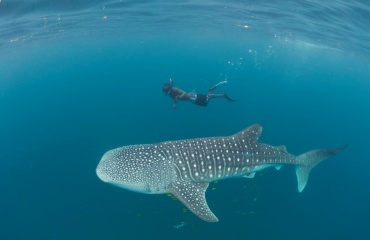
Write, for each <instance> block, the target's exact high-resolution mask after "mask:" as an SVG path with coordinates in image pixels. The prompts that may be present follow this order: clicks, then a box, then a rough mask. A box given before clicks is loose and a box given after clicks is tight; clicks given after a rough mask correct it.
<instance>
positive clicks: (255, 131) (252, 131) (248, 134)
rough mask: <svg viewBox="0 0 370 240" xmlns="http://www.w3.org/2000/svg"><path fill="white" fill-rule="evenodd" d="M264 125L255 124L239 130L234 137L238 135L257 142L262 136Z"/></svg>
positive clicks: (240, 137)
mask: <svg viewBox="0 0 370 240" xmlns="http://www.w3.org/2000/svg"><path fill="white" fill-rule="evenodd" d="M261 133H262V126H261V125H260V124H254V125H252V126H249V127H247V128H245V129H243V130H242V131H240V132H237V133H236V134H235V135H233V136H232V137H237V138H239V139H244V140H247V141H248V142H257V141H258V138H259V137H260V136H261Z"/></svg>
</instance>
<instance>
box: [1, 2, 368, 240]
mask: <svg viewBox="0 0 370 240" xmlns="http://www.w3.org/2000/svg"><path fill="white" fill-rule="evenodd" d="M27 3H28V4H24V2H22V1H5V0H3V1H1V2H0V13H1V15H0V18H1V20H2V22H1V26H2V28H1V30H0V33H1V37H0V40H1V41H0V42H1V44H0V45H1V49H0V114H1V117H0V152H1V155H0V189H1V195H0V196H1V197H0V239H159V238H162V239H189V238H190V239H369V237H370V236H369V233H368V231H367V230H368V226H369V222H370V207H369V204H368V203H369V202H370V189H369V187H370V184H369V180H368V175H369V167H370V164H369V160H370V159H369V136H368V135H369V133H370V130H369V127H368V124H369V122H370V82H369V79H370V62H369V59H370V57H369V45H368V42H369V39H370V37H369V36H370V35H369V32H368V30H366V28H365V27H364V26H365V25H366V26H367V24H368V23H370V20H369V16H370V15H369V14H368V13H369V6H368V5H367V3H366V2H363V3H361V1H345V2H344V1H343V2H342V1H334V2H332V3H330V4H329V3H326V4H325V3H320V2H316V1H303V2H301V3H298V2H297V3H295V2H293V1H284V2H281V3H280V4H279V6H277V5H276V4H274V3H270V2H269V1H260V2H259V3H258V4H257V3H253V2H251V1H247V2H242V1H240V2H238V1H233V2H230V3H225V2H223V1H204V2H201V3H197V2H191V1H178V2H176V4H175V3H172V4H169V3H164V2H161V1H153V2H149V1H138V2H134V1H132V2H130V1H126V2H122V1H105V2H100V1H91V2H85V1H77V2H68V1H65V2H64V3H63V4H62V3H59V4H56V3H52V1H29V2H27ZM293 10H294V11H293ZM339 13H341V14H342V15H341V16H342V17H338V14H339ZM104 16H107V18H106V19H105V18H104ZM45 18H46V20H45ZM58 18H60V20H58ZM246 25H248V28H247V27H244V26H246ZM170 77H172V78H173V79H174V84H175V86H177V87H179V88H182V89H184V90H186V91H192V90H196V91H198V92H206V91H207V89H208V88H209V87H210V86H211V85H213V84H215V83H217V82H219V81H222V80H224V79H227V80H228V84H225V85H222V86H220V87H219V88H217V91H219V92H223V91H225V92H227V93H228V94H229V95H230V96H232V97H234V98H236V99H238V101H237V102H235V103H230V102H227V101H225V100H223V99H214V100H212V101H211V102H210V104H209V106H208V107H207V108H201V107H198V106H195V105H192V104H191V103H187V102H180V103H179V104H178V108H177V109H172V107H171V105H172V101H171V100H170V99H169V98H168V97H165V96H164V95H163V93H162V92H161V87H162V85H163V84H164V83H165V82H167V81H168V79H169V78H170ZM254 123H261V124H262V126H263V127H264V131H263V133H262V136H261V138H260V140H261V141H262V142H264V143H268V144H272V145H282V144H285V145H286V146H287V149H288V151H289V152H291V153H293V154H300V153H303V152H305V151H307V150H311V149H315V148H328V147H335V146H339V145H342V144H349V146H348V148H347V149H346V150H345V151H343V152H342V153H340V154H339V155H337V156H335V157H333V158H331V159H329V160H327V161H325V162H323V163H321V164H320V165H318V166H317V167H316V168H315V169H314V170H313V171H312V172H311V175H310V179H309V181H308V185H307V186H306V189H305V190H304V191H303V192H302V193H298V192H297V183H296V176H295V171H294V168H293V167H291V166H286V167H283V168H282V169H281V170H280V171H276V170H274V169H267V170H264V171H263V172H260V173H258V174H256V177H255V178H254V179H244V178H239V179H230V180H223V181H218V182H216V183H212V184H211V185H210V187H209V189H208V191H207V193H206V195H207V200H208V204H209V206H210V208H211V209H212V210H213V212H214V213H215V214H216V215H217V216H218V218H219V219H220V222H219V223H216V224H210V223H206V222H203V221H201V220H199V219H198V218H197V217H195V216H194V215H193V214H192V213H191V212H189V211H187V210H186V209H185V207H184V206H183V205H182V204H181V203H180V202H179V201H175V200H174V199H172V198H171V197H169V196H166V195H145V194H138V193H133V192H129V191H126V190H123V189H119V188H116V187H114V186H110V185H108V184H104V183H103V182H101V181H100V180H99V179H98V178H97V176H96V174H95V168H96V165H97V163H98V162H99V160H100V158H101V156H102V155H103V154H104V152H106V151H107V150H109V149H112V148H116V147H120V146H123V145H129V144H139V143H154V142H160V141H166V140H177V139H186V138H195V137H205V136H223V135H231V134H234V133H235V132H237V131H239V130H241V129H243V128H245V127H247V126H249V125H251V124H254ZM182 223H185V225H184V226H183V227H180V228H175V227H174V226H177V225H180V224H182Z"/></svg>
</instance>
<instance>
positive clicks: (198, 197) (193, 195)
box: [170, 182, 218, 222]
mask: <svg viewBox="0 0 370 240" xmlns="http://www.w3.org/2000/svg"><path fill="white" fill-rule="evenodd" d="M208 185H209V184H208V183H199V182H176V183H174V184H173V186H172V189H171V191H170V192H171V193H172V194H173V195H175V197H176V198H177V199H179V200H180V201H181V202H182V203H183V204H184V205H185V206H186V207H187V208H189V209H190V211H192V212H193V213H194V214H195V215H197V216H198V217H200V218H201V219H203V220H204V221H207V222H218V218H217V217H216V216H215V215H214V214H213V213H212V211H211V209H209V207H208V204H207V201H206V196H205V192H206V189H207V187H208Z"/></svg>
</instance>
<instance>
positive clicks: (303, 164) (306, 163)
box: [296, 145, 347, 192]
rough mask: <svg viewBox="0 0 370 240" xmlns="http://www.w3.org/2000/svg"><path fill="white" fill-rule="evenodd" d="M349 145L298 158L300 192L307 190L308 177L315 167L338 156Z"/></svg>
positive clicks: (309, 153)
mask: <svg viewBox="0 0 370 240" xmlns="http://www.w3.org/2000/svg"><path fill="white" fill-rule="evenodd" d="M346 147H347V145H344V146H341V147H338V148H331V149H317V150H311V151H308V152H305V153H303V154H301V155H299V156H298V157H297V166H296V174H297V180H298V191H299V192H302V191H303V189H304V188H305V186H306V184H307V181H308V176H309V174H310V171H311V169H312V168H313V167H315V166H316V165H317V164H318V163H320V162H321V161H323V160H325V159H327V158H329V157H331V156H333V155H335V154H337V153H338V152H340V151H342V150H343V149H344V148H346Z"/></svg>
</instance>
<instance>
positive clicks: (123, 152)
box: [96, 124, 346, 222]
mask: <svg viewBox="0 0 370 240" xmlns="http://www.w3.org/2000/svg"><path fill="white" fill-rule="evenodd" d="M261 132H262V127H261V125H259V124H254V125H252V126H250V127H248V128H246V129H244V130H242V131H240V132H238V133H236V134H234V135H232V136H226V137H206V138H194V139H186V140H177V141H165V142H160V143H155V144H138V145H129V146H124V147H120V148H116V149H112V150H109V151H108V152H106V153H105V154H104V155H103V157H102V158H101V160H100V162H99V164H98V166H97V168H96V174H97V176H98V177H99V178H100V179H101V180H102V181H103V182H106V183H110V184H113V185H115V186H118V187H121V188H124V189H128V190H132V191H136V192H140V193H149V194H161V193H171V194H172V195H174V196H175V197H176V198H177V199H179V200H180V201H181V202H182V203H183V204H184V205H185V206H186V207H187V208H188V209H189V210H190V211H192V212H193V213H194V214H195V215H196V216H198V217H199V218H201V219H202V220H204V221H207V222H217V221H218V218H217V217H216V216H215V215H214V214H213V212H212V211H211V210H210V208H209V207H208V204H207V201H206V197H205V192H206V190H207V187H208V185H209V183H210V182H212V181H215V180H219V179H225V178H231V177H247V178H253V177H254V175H255V173H256V172H258V171H261V170H263V169H265V168H268V167H275V168H276V169H278V170H279V169H280V168H281V167H282V166H283V165H295V171H296V175H297V180H298V191H299V192H302V191H303V189H304V188H305V186H306V184H307V180H308V177H309V174H310V171H311V169H312V168H313V167H314V166H316V165H317V164H318V163H320V162H321V161H322V160H324V159H327V158H329V157H331V156H333V155H335V154H336V153H338V152H340V151H341V150H343V149H344V148H345V147H346V146H341V147H337V148H331V149H317V150H311V151H308V152H306V153H303V154H301V155H298V156H295V155H293V154H290V153H288V152H287V150H286V147H285V146H272V145H268V144H264V143H260V142H259V141H258V139H259V137H260V135H261Z"/></svg>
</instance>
